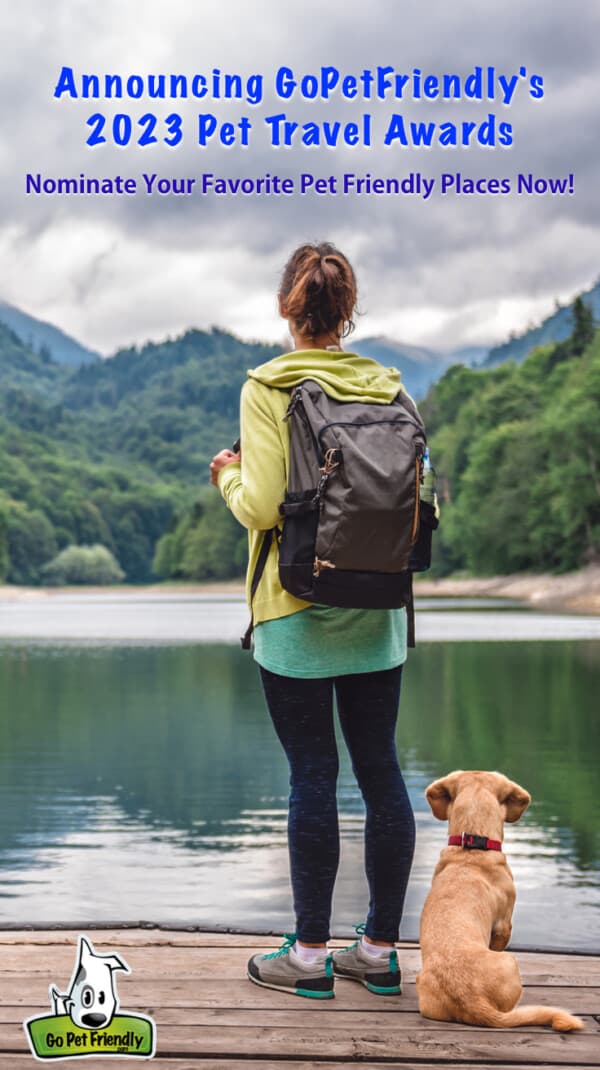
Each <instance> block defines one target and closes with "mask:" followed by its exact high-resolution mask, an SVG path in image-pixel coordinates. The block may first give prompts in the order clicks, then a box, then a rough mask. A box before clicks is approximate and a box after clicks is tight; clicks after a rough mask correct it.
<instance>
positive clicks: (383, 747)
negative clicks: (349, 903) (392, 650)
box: [259, 664, 415, 943]
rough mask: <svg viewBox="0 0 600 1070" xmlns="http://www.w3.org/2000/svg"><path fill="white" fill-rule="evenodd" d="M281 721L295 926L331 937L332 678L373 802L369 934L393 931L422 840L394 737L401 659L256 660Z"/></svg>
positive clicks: (309, 937)
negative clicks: (351, 669)
mask: <svg viewBox="0 0 600 1070" xmlns="http://www.w3.org/2000/svg"><path fill="white" fill-rule="evenodd" d="M259 669H260V675H261V679H262V685H263V690H264V693H265V698H266V700H267V706H268V709H269V713H270V715H271V718H272V720H273V724H274V726H275V731H276V732H277V735H278V736H279V739H280V740H281V743H282V745H283V748H284V750H285V753H286V755H287V758H288V762H289V765H290V773H291V776H290V787H291V792H290V798H289V814H288V846H289V855H290V870H291V881H292V891H293V896H294V911H295V914H296V936H297V938H298V939H299V940H301V941H302V942H303V943H321V942H323V941H325V940H328V939H329V937H330V930H329V924H330V917H331V902H332V897H333V887H334V884H335V878H336V874H337V869H338V863H339V854H340V844H339V828H338V813H337V801H336V780H337V774H338V753H337V746H336V740H335V733H334V720H333V688H334V685H335V691H336V698H337V708H338V713H339V718H340V724H341V728H342V732H343V735H344V739H345V741H346V744H347V747H348V751H349V753H350V758H351V760H352V768H353V771H354V775H355V776H356V779H357V781H358V785H359V787H360V790H361V792H362V796H363V799H364V801H365V805H366V823H365V871H366V875H367V880H368V883H369V892H370V902H369V912H368V915H367V919H366V929H365V932H366V935H367V936H370V937H371V938H372V939H374V940H384V941H390V942H392V941H395V940H397V939H398V936H399V929H400V919H401V917H402V909H403V906H404V896H405V893H406V885H407V883H408V875H409V872H410V867H411V864H412V859H413V853H414V845H415V820H414V815H413V811H412V807H411V805H410V801H409V798H408V793H407V791H406V786H405V784H404V780H403V778H402V773H401V772H400V766H399V765H398V758H397V754H396V744H395V729H396V720H397V717H398V704H399V700H400V682H401V677H402V665H397V666H395V667H394V668H392V669H383V670H381V671H379V672H369V673H351V674H348V675H342V676H329V677H318V678H314V679H304V678H302V679H300V678H297V677H291V676H281V675H279V673H274V672H271V671H270V670H269V669H265V668H264V667H263V666H262V665H260V664H259Z"/></svg>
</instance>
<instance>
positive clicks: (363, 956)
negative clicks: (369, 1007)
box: [332, 925, 402, 996]
mask: <svg viewBox="0 0 600 1070" xmlns="http://www.w3.org/2000/svg"><path fill="white" fill-rule="evenodd" d="M356 931H357V932H358V933H361V934H362V933H363V932H364V925H357V926H356ZM332 958H333V972H334V974H335V975H336V977H348V978H350V980H351V981H360V983H361V984H363V985H364V986H365V988H368V989H369V992H374V993H375V994H376V995H378V996H395V995H400V993H401V992H402V984H401V981H402V977H401V973H400V967H399V965H398V952H397V951H396V949H395V948H391V949H390V953H389V955H388V956H387V957H382V958H372V957H371V956H370V955H369V954H368V952H366V951H364V950H363V948H362V947H361V942H360V939H359V940H355V941H354V943H353V944H350V946H349V947H343V948H340V949H339V951H334V952H333V955H332Z"/></svg>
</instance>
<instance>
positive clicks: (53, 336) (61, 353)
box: [0, 301, 101, 367]
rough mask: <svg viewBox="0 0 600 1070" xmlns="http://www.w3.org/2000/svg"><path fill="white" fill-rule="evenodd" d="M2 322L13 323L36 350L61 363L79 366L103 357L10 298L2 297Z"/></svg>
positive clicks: (16, 332) (13, 327)
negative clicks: (10, 303) (4, 298)
mask: <svg viewBox="0 0 600 1070" xmlns="http://www.w3.org/2000/svg"><path fill="white" fill-rule="evenodd" d="M0 323H4V324H5V325H6V326H7V327H10V328H11V330H12V331H14V333H15V334H16V335H17V337H18V338H20V339H21V341H22V342H24V344H25V345H26V346H28V347H29V348H30V349H32V350H34V352H36V353H41V354H43V355H45V356H49V357H51V359H52V360H54V361H56V363H57V364H66V365H69V366H71V367H78V366H79V365H80V364H91V363H93V362H95V361H98V360H100V359H101V357H100V354H99V353H95V352H94V350H93V349H87V348H86V346H82V345H81V344H80V342H77V341H76V340H75V339H74V338H71V336H70V335H68V334H65V332H64V331H61V330H60V329H59V328H58V327H54V326H53V325H52V324H51V323H46V322H45V321H44V320H38V319H36V318H35V316H29V315H28V314H27V313H26V312H22V311H21V309H20V308H15V306H14V305H9V304H8V303H7V302H6V301H0Z"/></svg>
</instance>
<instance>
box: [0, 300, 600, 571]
mask: <svg viewBox="0 0 600 1070" xmlns="http://www.w3.org/2000/svg"><path fill="white" fill-rule="evenodd" d="M277 352H279V348H278V347H276V346H268V345H261V344H259V343H256V344H248V343H244V342H242V341H240V340H239V339H238V338H236V337H234V336H233V335H231V334H229V333H227V332H225V331H219V330H212V331H210V332H205V331H188V332H187V333H185V334H184V335H182V336H181V337H180V338H176V339H174V340H169V341H166V342H164V343H162V344H160V345H156V344H149V345H146V346H144V347H142V348H141V349H139V350H138V349H130V350H124V351H122V352H119V353H118V354H116V356H115V357H113V358H110V359H109V360H104V361H100V360H98V361H94V362H92V363H90V364H86V365H83V366H81V367H79V368H76V369H73V368H70V367H67V366H65V365H64V364H62V365H61V364H58V363H55V362H54V361H53V360H52V359H50V357H49V355H48V353H46V352H45V351H41V352H36V351H34V350H32V349H31V348H30V347H28V346H27V345H26V344H25V343H23V342H22V341H21V340H20V339H19V338H18V337H17V335H15V334H14V333H13V331H12V330H10V329H9V328H7V327H5V326H3V325H2V324H1V323H0V582H2V581H7V582H9V583H29V584H36V583H40V582H43V581H44V580H48V579H49V578H50V577H52V578H53V580H54V582H61V579H60V577H61V575H62V573H61V568H63V566H64V563H65V561H69V560H71V559H72V560H73V561H74V560H75V556H74V555H73V554H72V555H71V558H70V557H69V554H67V555H65V554H64V553H61V551H65V550H67V549H68V548H69V547H84V546H85V547H92V546H93V547H95V548H96V556H95V557H94V555H89V556H88V558H86V562H87V564H86V568H87V567H88V566H89V563H90V561H92V562H93V561H94V560H96V559H97V560H98V562H101V564H102V568H101V574H102V575H111V574H112V575H119V574H120V573H119V569H121V570H122V571H123V572H124V574H125V580H126V581H127V582H130V583H131V582H133V583H137V582H147V581H149V580H153V579H156V578H157V577H165V578H176V579H211V578H215V579H225V578H229V577H241V576H242V575H243V572H244V569H245V565H246V556H247V535H246V531H245V529H243V528H242V527H241V526H240V525H239V524H238V523H237V521H236V520H235V519H234V517H233V516H232V514H231V513H230V511H229V510H228V509H227V508H226V506H225V504H224V502H223V500H222V498H221V496H220V494H219V493H218V491H217V490H216V488H215V487H213V486H212V485H211V484H210V482H209V472H208V463H209V461H210V459H211V457H212V456H213V455H214V453H216V452H217V451H218V450H220V449H222V448H224V447H225V446H231V445H232V444H233V442H234V440H235V439H236V438H237V435H238V433H239V428H238V417H239V394H240V389H241V386H242V383H243V381H244V379H245V376H246V370H247V369H248V368H250V367H255V366H256V365H258V364H260V363H262V362H263V361H265V360H269V359H270V358H271V357H273V356H275V355H276V353H277ZM599 409H600V336H599V334H598V333H595V332H594V326H593V320H592V314H591V312H590V311H588V309H587V308H586V306H585V305H584V304H583V303H582V302H581V301H580V300H579V301H578V302H576V304H575V317H574V324H573V326H572V332H571V335H570V337H569V338H567V339H565V340H564V341H562V342H559V343H558V344H548V345H545V346H543V347H539V348H537V349H535V350H534V351H533V352H531V353H530V354H529V356H528V357H527V358H526V360H525V361H524V362H523V363H522V364H516V363H514V362H510V363H506V364H502V365H500V366H499V367H496V368H492V369H490V370H473V369H471V368H469V367H466V366H464V365H462V364H461V365H456V366H454V367H452V368H450V369H449V370H448V371H447V372H446V373H445V375H444V376H443V377H442V378H441V379H440V380H439V382H438V383H437V384H436V385H435V386H434V387H432V388H431V389H430V391H429V393H428V395H427V397H426V399H425V400H424V401H423V402H422V404H421V410H422V412H423V414H424V416H425V419H426V422H427V427H428V432H429V438H430V445H431V454H432V458H433V461H434V464H435V467H436V469H437V471H438V475H439V484H440V498H441V504H442V523H441V525H440V529H439V531H438V533H437V538H436V551H435V555H434V560H435V571H436V572H437V573H438V574H445V573H448V572H450V571H455V570H461V569H467V570H470V571H472V572H474V573H480V574H491V573H506V572H513V571H520V570H530V571H538V570H541V569H544V570H554V571H561V570H565V569H571V568H577V567H578V566H580V565H582V564H585V563H586V562H588V561H591V560H596V559H597V558H598V556H599V554H600V516H599V507H598V503H599V501H600V473H599V472H598V468H597V465H598V463H599V459H600V421H599V420H598V412H599ZM102 548H106V551H109V552H110V555H112V557H113V558H114V562H113V563H111V561H109V560H107V558H106V553H105V552H104V551H103V550H102ZM103 554H104V556H102V555H103ZM81 564H82V558H81V555H80V558H79V565H78V567H81ZM73 575H75V573H73ZM63 581H64V582H68V581H69V580H68V576H67V575H66V574H65V575H64V577H63ZM73 582H75V580H73ZM98 582H101V581H100V580H99V581H98Z"/></svg>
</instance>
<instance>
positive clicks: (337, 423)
mask: <svg viewBox="0 0 600 1070" xmlns="http://www.w3.org/2000/svg"><path fill="white" fill-rule="evenodd" d="M405 423H409V424H413V425H414V426H415V427H416V428H418V430H419V431H422V428H421V427H420V425H419V424H418V423H417V421H416V420H413V418H412V416H408V415H405V416H397V417H396V419H395V420H333V421H332V422H331V423H330V424H323V426H322V427H320V428H319V441H320V439H321V435H323V434H324V432H325V431H327V430H328V428H330V427H369V426H370V425H371V424H405Z"/></svg>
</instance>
